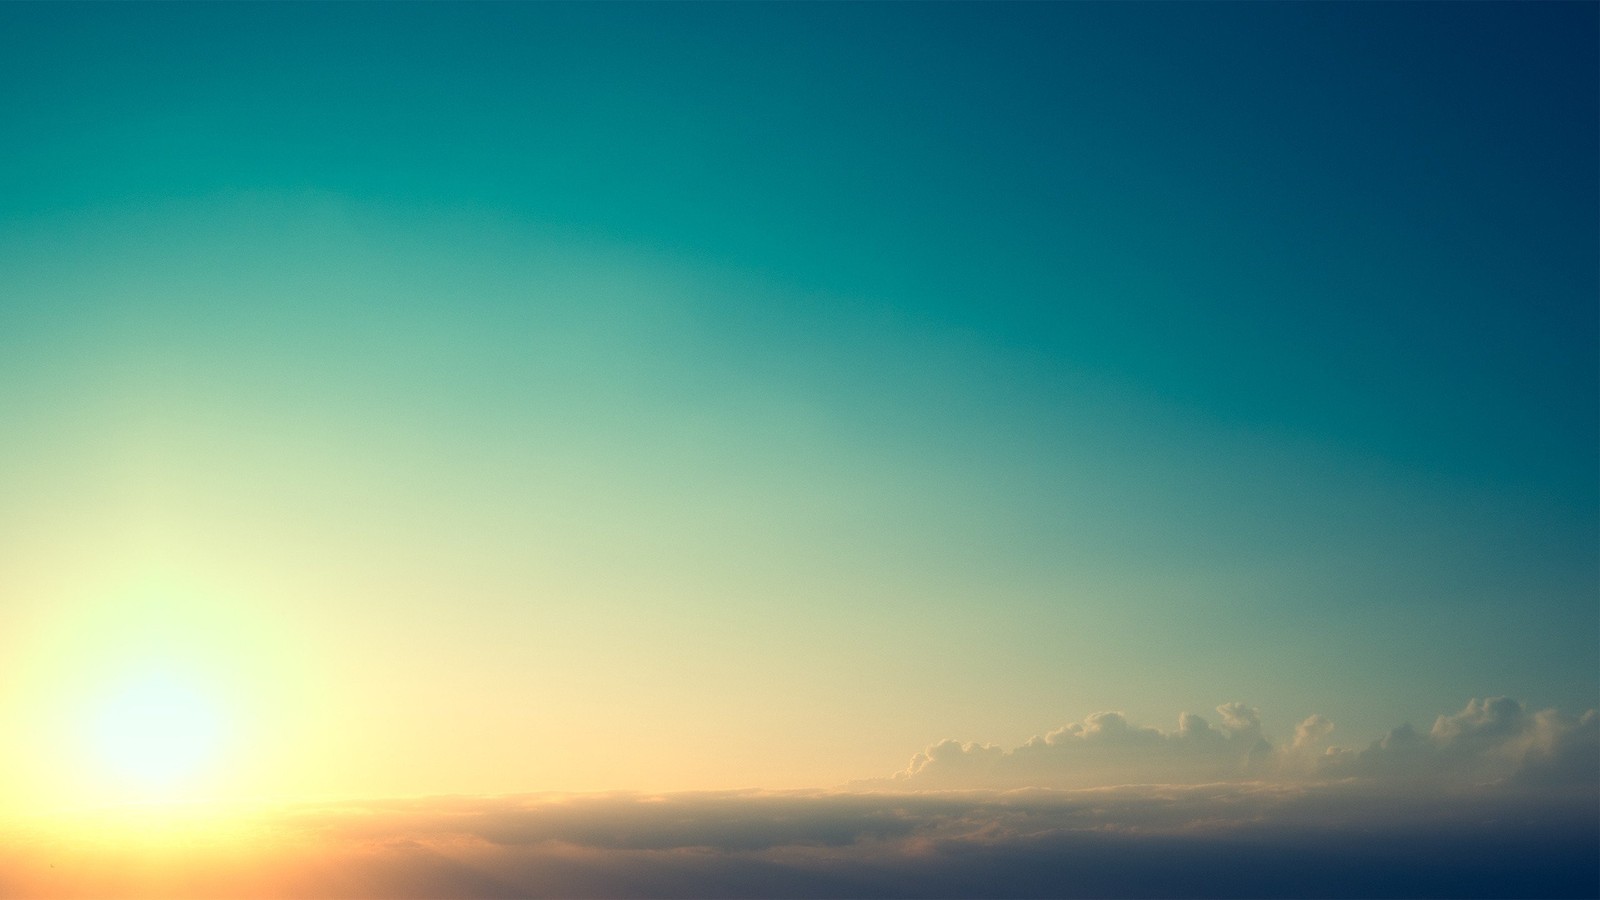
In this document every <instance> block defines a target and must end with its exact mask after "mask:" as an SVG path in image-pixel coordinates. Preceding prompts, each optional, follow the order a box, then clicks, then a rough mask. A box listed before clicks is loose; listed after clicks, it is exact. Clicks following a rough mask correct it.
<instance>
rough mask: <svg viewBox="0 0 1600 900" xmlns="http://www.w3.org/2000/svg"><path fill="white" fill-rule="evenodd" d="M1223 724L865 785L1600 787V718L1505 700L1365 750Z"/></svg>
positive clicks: (959, 750) (1115, 737)
mask: <svg viewBox="0 0 1600 900" xmlns="http://www.w3.org/2000/svg"><path fill="white" fill-rule="evenodd" d="M1217 713H1218V715H1219V717H1220V720H1221V721H1220V724H1219V725H1217V726H1213V725H1212V724H1211V723H1209V722H1208V721H1206V720H1205V719H1203V718H1201V717H1200V716H1197V715H1193V714H1191V713H1184V714H1183V715H1182V716H1180V717H1179V719H1178V727H1177V728H1176V729H1175V730H1172V731H1162V730H1160V729H1157V728H1151V727H1146V726H1139V725H1134V724H1133V723H1131V722H1129V721H1128V719H1127V718H1126V717H1125V716H1124V715H1122V714H1121V713H1117V712H1100V713H1095V714H1094V715H1091V716H1089V717H1087V718H1086V719H1084V720H1083V721H1082V722H1074V723H1071V724H1068V725H1064V726H1062V727H1060V728H1057V729H1056V730H1054V731H1051V732H1049V733H1048V734H1046V735H1044V736H1042V737H1034V738H1032V739H1030V740H1028V741H1027V742H1026V743H1024V744H1022V745H1021V746H1019V747H1015V748H1012V749H1004V748H1001V747H998V746H995V745H992V744H975V743H962V742H958V741H954V740H944V741H940V742H938V743H935V744H933V745H932V746H930V747H928V748H927V749H926V750H924V751H922V752H921V753H918V754H916V755H915V756H914V757H912V759H911V762H910V764H909V765H908V766H907V767H906V768H905V769H904V770H902V771H901V772H898V773H895V774H894V775H893V776H891V777H889V778H885V779H877V780H874V781H869V782H861V783H860V784H861V785H862V786H870V787H878V788H889V787H898V788H902V789H910V790H933V789H959V788H1021V787H1083V786H1089V785H1097V784H1098V785H1104V784H1140V783H1148V784H1197V783H1203V782H1209V781H1241V780H1259V779H1306V778H1311V779H1334V778H1345V777H1365V778H1387V779H1410V780H1417V779H1443V780H1449V781H1453V782H1463V781H1466V782H1472V781H1500V780H1506V779H1511V780H1516V781H1520V782H1525V783H1528V784H1533V783H1566V782H1585V781H1587V782H1591V783H1592V782H1594V781H1596V780H1597V779H1600V718H1597V716H1596V714H1595V712H1594V711H1593V710H1590V711H1589V712H1586V713H1584V714H1583V715H1582V716H1579V717H1576V718H1574V717H1571V716H1566V715H1563V714H1562V713H1560V712H1558V711H1556V710H1542V711H1538V712H1533V711H1530V710H1529V709H1528V708H1527V707H1526V706H1524V705H1523V704H1522V703H1521V702H1519V701H1516V700H1512V699H1509V698H1505V697H1494V698H1490V699H1487V700H1472V701H1471V702H1469V703H1468V704H1467V706H1466V708H1465V709H1464V710H1462V711H1461V712H1459V713H1456V714H1455V715H1446V716H1440V717H1439V718H1438V720H1437V721H1436V722H1435V723H1434V725H1433V728H1432V730H1431V731H1429V732H1428V733H1426V734H1423V733H1420V732H1418V731H1417V730H1416V729H1414V728H1413V727H1412V726H1410V725H1404V726H1401V727H1399V728H1396V729H1395V730H1393V731H1391V732H1390V733H1389V734H1388V735H1387V736H1385V737H1384V738H1382V739H1381V740H1379V741H1376V742H1374V743H1373V744H1372V745H1371V746H1370V747H1368V748H1366V749H1364V750H1349V749H1343V748H1338V747H1333V746H1330V739H1331V735H1332V733H1333V727H1334V726H1333V723H1332V722H1331V721H1329V720H1328V719H1327V718H1325V717H1323V716H1320V715H1315V716H1311V717H1310V718H1307V719H1305V720H1304V721H1303V722H1301V723H1300V724H1299V726H1298V727H1297V728H1296V729H1295V734H1294V738H1293V739H1292V740H1291V741H1290V742H1288V743H1287V744H1283V745H1279V746H1274V745H1273V744H1272V743H1271V742H1270V741H1269V740H1268V739H1267V738H1266V737H1265V736H1264V735H1263V734H1262V731H1261V720H1260V716H1259V714H1258V712H1257V710H1255V709H1254V708H1252V707H1248V706H1245V705H1244V704H1241V703H1229V704H1225V705H1223V706H1219V707H1217Z"/></svg>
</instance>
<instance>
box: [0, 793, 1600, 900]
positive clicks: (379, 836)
mask: <svg viewBox="0 0 1600 900" xmlns="http://www.w3.org/2000/svg"><path fill="white" fill-rule="evenodd" d="M1593 800H1594V797H1593V795H1592V794H1590V795H1582V794H1571V793H1544V794H1537V795H1535V794H1530V793H1527V792H1520V791H1516V790H1511V789H1508V788H1507V787H1504V786H1498V787H1493V788H1482V787H1479V788H1471V789H1467V790H1463V791H1456V792H1438V793H1434V794H1428V795H1412V796H1401V795H1399V794H1397V793H1396V792H1394V791H1392V790H1389V789H1387V788H1385V787H1382V786H1380V785H1378V784H1376V783H1374V782H1367V781H1362V780H1359V779H1346V780H1343V781H1338V782H1328V783H1321V784H1312V785H1307V784H1293V783H1285V782H1278V783H1264V782H1241V783H1214V784H1207V785H1189V786H1182V785H1180V786H1173V785H1135V786H1122V787H1114V788H1097V789H1083V790H1038V789H1034V790H1024V791H957V792H949V791H941V792H928V793H915V794H907V793H883V792H820V791H797V792H785V793H770V792H755V791H750V792H724V793H684V794H667V795H645V794H606V795H590V796H575V797H574V796H566V797H564V796H522V797H482V798H473V797H447V798H421V799H410V800H394V801H380V802H366V803H346V804H334V805H319V806H301V807H296V808H291V809H277V810H265V811H258V812H257V813H255V814H254V815H253V816H251V817H249V818H248V819H246V820H245V821H243V822H241V823H238V824H237V825H236V828H237V829H238V831H239V833H240V834H242V835H244V836H245V837H246V841H245V844H244V845H245V846H246V847H248V848H249V849H248V854H250V855H245V856H239V855H237V853H236V852H235V851H234V850H231V849H229V847H228V846H227V845H219V844H215V843H212V842H210V841H208V840H204V839H202V840H189V839H184V840H182V841H180V842H179V844H178V847H179V849H178V850H176V851H175V852H174V853H173V856H172V858H173V860H174V861H175V862H176V863H178V865H177V866H175V867H174V868H172V869H170V870H168V871H165V872H163V871H160V870H159V869H153V868H152V859H151V857H150V855H149V854H143V855H140V854H133V855H122V856H118V855H117V854H118V853H119V852H121V851H122V850H123V848H124V847H125V845H124V844H122V843H115V842H114V843H111V844H108V845H104V846H102V847H100V848H99V849H98V850H97V849H94V848H92V847H90V846H89V845H86V844H85V843H84V842H83V841H82V840H81V838H80V837H78V836H77V835H75V834H74V835H69V836H66V837H63V838H61V839H60V840H59V841H57V842H55V843H51V842H49V841H43V840H40V839H38V838H37V837H35V839H33V840H32V841H31V842H30V843H28V844H19V843H17V842H14V841H0V848H10V849H9V850H8V849H0V889H3V892H4V893H6V894H7V895H22V896H30V897H66V896H80V897H89V896H120V897H133V896H140V895H147V896H168V897H183V896H210V897H216V896H228V897H232V898H241V900H242V898H248V897H269V896H294V897H341V898H362V897H385V898H406V897H439V896H452V897H552V896H553V897H614V896H650V897H689V896H693V897H952V896H959V897H998V896H1004V897H1015V896H1030V897H1046V896H1050V897H1118V896H1173V895H1184V896H1195V897H1264V896H1271V897H1287V896H1343V897H1373V896H1397V895H1404V896H1419V897H1425V896H1453V897H1477V896H1585V895H1591V896H1592V895H1593V894H1594V892H1595V890H1596V888H1600V883H1597V878H1596V875H1595V872H1596V865H1597V864H1600V825H1597V822H1596V820H1595V815H1594V811H1593ZM203 833H204V834H210V833H212V830H203Z"/></svg>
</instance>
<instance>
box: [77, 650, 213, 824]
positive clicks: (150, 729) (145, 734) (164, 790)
mask: <svg viewBox="0 0 1600 900" xmlns="http://www.w3.org/2000/svg"><path fill="white" fill-rule="evenodd" d="M224 724H225V722H224V716H223V710H222V708H221V706H220V705H219V704H218V703H217V702H216V701H215V699H214V698H213V697H211V696H210V694H209V693H208V692H207V690H206V689H205V686H204V684H202V683H200V682H197V681H195V680H193V679H187V678H183V677H180V676H179V675H177V674H175V673H172V672H166V671H161V670H153V671H145V672H138V673H134V674H131V675H129V676H127V677H124V678H121V679H118V680H117V681H116V683H115V684H114V685H113V686H112V689H111V691H110V692H109V693H108V694H107V695H106V697H105V698H104V699H103V700H102V701H101V703H100V704H99V707H98V708H97V709H96V710H95V713H94V715H93V717H92V721H91V722H90V723H89V728H88V734H87V737H88V743H89V747H88V749H89V750H90V752H91V754H92V755H93V756H94V757H95V758H96V760H97V761H98V763H99V765H100V767H101V768H102V769H103V770H104V771H105V772H106V774H109V775H112V776H114V777H115V779H116V780H117V781H118V782H120V783H121V784H122V785H123V786H124V787H125V788H128V789H130V790H133V791H137V792H139V793H144V794H159V795H166V794H170V793H172V792H173V791H175V790H177V789H179V788H181V787H183V786H185V785H186V784H189V783H191V782H193V781H194V780H196V779H197V778H198V777H199V776H201V775H202V774H204V772H205V770H207V769H208V768H210V767H211V766H212V765H213V764H214V763H215V762H216V759H217V755H218V752H219V750H220V748H221V744H222V741H223V737H224Z"/></svg>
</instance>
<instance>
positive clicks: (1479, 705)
mask: <svg viewBox="0 0 1600 900" xmlns="http://www.w3.org/2000/svg"><path fill="white" fill-rule="evenodd" d="M1318 771H1319V772H1320V773H1321V774H1323V775H1327V776H1334V777H1336V776H1344V775H1352V776H1368V777H1379V778H1406V779H1424V780H1436V779H1449V780H1454V781H1460V780H1472V781H1499V780H1506V779H1510V780H1514V781H1517V782H1520V783H1525V784H1534V783H1541V784H1559V783H1572V782H1594V781H1596V780H1600V716H1597V715H1596V712H1595V711H1594V710H1589V711H1588V712H1585V713H1584V714H1583V715H1581V716H1577V717H1573V716H1568V715H1565V714H1563V713H1561V712H1559V711H1557V710H1554V709H1546V710H1539V711H1537V712H1535V711H1532V710H1529V709H1528V708H1527V707H1526V706H1525V705H1524V704H1522V703H1521V702H1520V701H1517V700H1513V699H1511V698H1509V697H1491V698H1488V699H1486V700H1472V701H1471V702H1469V703H1468V704H1467V706H1466V708H1465V709H1463V710H1462V711H1461V712H1458V713H1456V714H1454V715H1444V716H1439V717H1438V718H1437V719H1436V720H1434V723H1433V727H1432V728H1431V729H1430V730H1429V731H1428V732H1427V733H1426V734H1424V733H1422V732H1420V731H1418V730H1417V729H1415V728H1413V727H1412V726H1410V725H1402V726H1401V727H1399V728H1396V729H1394V730H1393V731H1391V732H1389V733H1388V734H1387V735H1385V736H1384V737H1383V738H1382V739H1380V740H1377V741H1374V742H1373V743H1372V745H1371V746H1369V747H1367V748H1366V749H1365V750H1360V751H1350V750H1334V751H1332V752H1331V753H1328V754H1327V755H1326V756H1325V757H1324V758H1323V760H1322V762H1321V765H1320V766H1319V767H1318Z"/></svg>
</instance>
